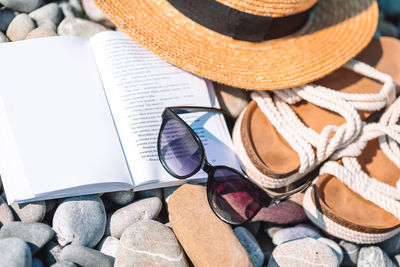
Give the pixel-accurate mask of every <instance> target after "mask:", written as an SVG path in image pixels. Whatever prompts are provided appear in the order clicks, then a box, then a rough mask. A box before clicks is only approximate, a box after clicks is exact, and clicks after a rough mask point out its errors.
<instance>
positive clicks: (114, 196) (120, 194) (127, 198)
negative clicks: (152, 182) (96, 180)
mask: <svg viewBox="0 0 400 267" xmlns="http://www.w3.org/2000/svg"><path fill="white" fill-rule="evenodd" d="M104 196H105V197H106V198H108V199H109V200H110V201H112V202H114V203H115V204H118V205H122V206H125V205H128V204H131V203H132V202H133V199H134V198H135V192H133V190H127V191H116V192H110V193H105V194H104Z"/></svg>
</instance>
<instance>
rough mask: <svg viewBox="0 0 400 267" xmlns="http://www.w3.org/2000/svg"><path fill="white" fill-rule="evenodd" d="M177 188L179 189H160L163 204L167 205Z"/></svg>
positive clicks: (174, 187)
mask: <svg viewBox="0 0 400 267" xmlns="http://www.w3.org/2000/svg"><path fill="white" fill-rule="evenodd" d="M178 188H179V186H171V187H164V188H163V189H162V191H163V196H164V201H165V203H167V204H168V200H169V197H170V196H171V195H172V193H174V192H175V190H176V189H178Z"/></svg>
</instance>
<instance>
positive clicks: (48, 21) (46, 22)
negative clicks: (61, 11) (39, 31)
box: [39, 20, 57, 32]
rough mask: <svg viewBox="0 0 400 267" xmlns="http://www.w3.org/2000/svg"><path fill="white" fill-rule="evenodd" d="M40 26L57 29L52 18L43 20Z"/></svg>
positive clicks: (54, 30)
mask: <svg viewBox="0 0 400 267" xmlns="http://www.w3.org/2000/svg"><path fill="white" fill-rule="evenodd" d="M39 27H40V28H48V29H50V30H52V31H53V32H56V31H57V26H56V25H55V24H54V23H53V22H51V21H50V20H45V21H42V22H41V23H40V25H39Z"/></svg>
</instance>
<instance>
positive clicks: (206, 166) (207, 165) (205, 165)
mask: <svg viewBox="0 0 400 267" xmlns="http://www.w3.org/2000/svg"><path fill="white" fill-rule="evenodd" d="M201 169H202V170H203V171H205V172H206V173H207V174H209V173H210V172H211V170H212V169H213V166H212V165H211V164H210V163H208V161H207V160H204V163H203V166H202V167H201Z"/></svg>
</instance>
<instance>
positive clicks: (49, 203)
mask: <svg viewBox="0 0 400 267" xmlns="http://www.w3.org/2000/svg"><path fill="white" fill-rule="evenodd" d="M38 29H41V28H38ZM30 33H32V32H30ZM30 33H29V34H30ZM29 34H28V35H29ZM27 38H28V37H27ZM56 206H57V200H56V199H49V200H46V213H49V212H50V211H52V210H53V209H54V208H55V207H56Z"/></svg>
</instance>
